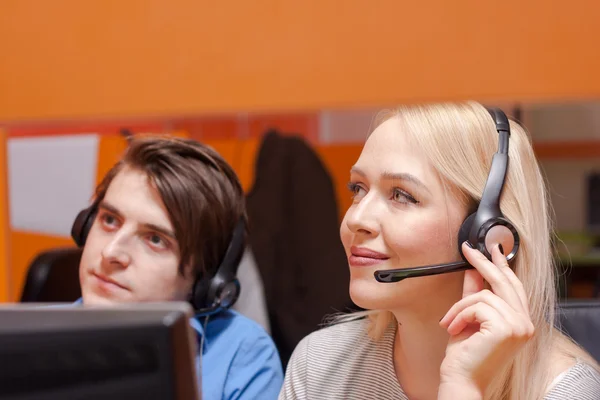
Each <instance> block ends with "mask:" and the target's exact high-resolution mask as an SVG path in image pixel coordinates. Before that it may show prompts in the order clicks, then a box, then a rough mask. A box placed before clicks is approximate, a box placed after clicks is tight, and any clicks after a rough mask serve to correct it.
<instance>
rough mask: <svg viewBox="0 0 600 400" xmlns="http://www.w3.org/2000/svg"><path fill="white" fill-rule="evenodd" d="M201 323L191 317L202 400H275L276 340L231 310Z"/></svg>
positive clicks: (278, 377) (278, 374)
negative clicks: (198, 350) (199, 347)
mask: <svg viewBox="0 0 600 400" xmlns="http://www.w3.org/2000/svg"><path fill="white" fill-rule="evenodd" d="M81 303H82V301H81V299H79V300H77V301H76V304H81ZM203 323H204V318H203V317H201V318H192V319H190V324H191V326H192V327H193V328H194V330H195V331H196V333H197V336H198V345H200V342H201V338H202V336H204V340H203V341H202V342H203V343H202V357H200V355H198V356H196V371H202V376H201V377H200V376H199V377H198V386H199V387H200V386H201V387H202V396H203V397H202V400H218V399H223V400H233V399H239V400H255V399H261V400H263V399H264V400H270V399H277V397H278V395H279V392H280V390H281V386H282V385H283V369H282V366H281V360H280V358H279V353H278V352H277V348H276V347H275V343H273V340H272V339H271V337H270V336H269V335H268V334H267V332H265V330H264V329H263V328H262V326H260V325H259V324H258V323H256V322H254V321H253V320H251V319H249V318H247V317H245V316H243V315H241V314H239V313H237V312H236V311H233V310H228V311H225V312H223V313H220V314H217V315H213V316H211V317H210V318H209V320H208V323H207V325H206V332H204V327H203V325H202V324H203Z"/></svg>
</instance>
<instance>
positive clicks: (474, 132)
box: [355, 102, 597, 400]
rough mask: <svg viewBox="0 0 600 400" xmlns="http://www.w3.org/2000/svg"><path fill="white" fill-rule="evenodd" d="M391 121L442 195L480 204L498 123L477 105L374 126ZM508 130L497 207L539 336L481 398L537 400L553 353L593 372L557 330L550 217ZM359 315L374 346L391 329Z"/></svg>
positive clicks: (522, 143)
mask: <svg viewBox="0 0 600 400" xmlns="http://www.w3.org/2000/svg"><path fill="white" fill-rule="evenodd" d="M391 118H397V119H398V120H399V121H400V123H401V126H402V127H403V134H406V135H407V138H408V140H409V141H410V142H411V143H412V144H415V145H416V146H418V148H420V150H422V154H424V155H426V157H428V159H429V161H430V163H431V165H432V166H433V167H434V169H435V170H436V171H437V173H438V174H439V176H440V178H441V180H442V182H444V185H445V186H446V187H447V188H450V189H451V190H453V192H458V193H461V194H462V196H461V197H462V199H463V201H467V202H478V201H479V200H480V198H481V195H482V192H483V188H484V186H485V182H486V180H487V177H488V173H489V167H490V165H491V161H492V156H493V154H494V153H495V152H496V150H497V147H498V134H497V131H496V129H495V124H494V122H493V120H492V118H491V116H490V114H489V113H488V111H487V110H486V109H485V108H484V107H483V106H481V105H480V104H478V103H475V102H466V103H458V104H455V103H453V104H429V105H414V106H403V107H399V108H397V109H395V110H391V111H390V110H388V111H385V112H383V113H380V115H379V118H378V121H376V125H379V124H381V123H383V122H384V121H386V120H388V119H391ZM510 128H511V136H510V143H509V167H508V171H507V176H506V180H505V186H504V189H503V192H502V196H501V200H500V207H501V210H502V212H503V214H504V216H505V217H507V218H508V219H509V220H510V221H511V222H512V223H513V224H514V226H515V228H516V229H517V231H518V233H519V236H520V239H521V243H520V248H519V255H518V257H516V258H515V262H514V263H513V268H514V270H515V273H516V275H517V276H518V278H519V279H520V280H521V282H522V283H523V286H524V288H525V291H526V293H527V297H528V300H529V307H530V314H531V319H532V322H533V324H534V326H535V328H536V333H535V335H534V337H533V338H532V339H531V340H530V341H529V343H528V344H527V345H526V347H525V348H524V349H523V350H522V351H521V352H520V353H519V354H518V355H517V357H515V358H514V360H513V362H512V363H511V365H510V366H509V367H508V368H506V369H505V370H504V371H498V374H497V375H496V377H495V380H494V382H493V383H492V385H491V387H489V388H488V390H487V392H486V398H487V399H493V400H500V399H519V400H520V399H538V398H542V397H543V396H544V393H545V392H546V389H547V387H548V385H549V384H550V382H551V380H552V379H553V377H551V376H549V365H550V363H549V360H550V356H551V354H552V351H550V350H551V349H553V348H556V349H558V350H559V351H560V353H562V355H565V356H567V357H571V358H573V359H583V360H586V361H587V362H589V363H590V365H593V366H594V367H595V368H597V364H596V363H595V361H594V360H593V359H592V358H591V357H590V356H589V355H588V354H587V353H586V352H585V351H583V350H581V349H580V348H579V347H578V346H577V345H575V344H574V343H573V342H571V341H569V340H568V339H567V338H566V337H565V336H564V335H563V334H562V333H560V332H559V331H558V330H556V329H555V326H554V321H555V319H554V318H555V305H556V284H555V276H556V273H555V262H554V257H553V250H552V241H551V237H552V234H553V213H552V209H551V207H550V204H549V199H548V194H547V191H546V185H545V180H544V177H543V176H542V173H541V170H540V168H539V165H538V163H537V160H536V158H535V155H534V153H533V148H532V145H531V142H530V140H529V137H528V135H527V133H526V131H525V130H524V129H523V127H521V126H520V125H519V124H518V123H516V122H514V121H510ZM361 314H362V315H364V314H367V315H369V317H370V321H371V323H370V329H369V334H370V336H371V337H372V338H373V339H375V340H377V339H379V338H380V337H381V336H382V335H383V333H384V331H385V330H386V329H387V328H388V327H389V326H390V324H392V323H396V321H395V318H394V315H393V314H392V313H391V312H389V311H377V310H375V311H368V312H365V313H361ZM355 316H356V315H355Z"/></svg>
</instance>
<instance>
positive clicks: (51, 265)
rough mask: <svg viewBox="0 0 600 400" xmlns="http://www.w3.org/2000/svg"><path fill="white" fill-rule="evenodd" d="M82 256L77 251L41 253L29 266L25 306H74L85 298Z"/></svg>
mask: <svg viewBox="0 0 600 400" xmlns="http://www.w3.org/2000/svg"><path fill="white" fill-rule="evenodd" d="M81 253H82V251H81V249H79V248H76V247H73V248H59V249H51V250H46V251H43V252H41V253H39V254H38V255H37V257H36V258H35V259H34V260H33V261H32V262H31V264H30V265H29V270H28V271H27V278H26V280H25V285H24V286H23V291H22V293H21V302H22V303H29V302H42V303H44V302H71V301H75V300H77V299H78V298H79V297H81V287H80V286H79V261H80V260H81Z"/></svg>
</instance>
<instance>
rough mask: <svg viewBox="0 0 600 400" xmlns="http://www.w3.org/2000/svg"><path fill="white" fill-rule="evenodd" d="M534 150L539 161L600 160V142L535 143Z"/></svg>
mask: <svg viewBox="0 0 600 400" xmlns="http://www.w3.org/2000/svg"><path fill="white" fill-rule="evenodd" d="M533 149H534V151H535V155H536V157H538V158H539V159H575V160H580V159H583V158H596V159H600V140H578V141H560V142H534V143H533Z"/></svg>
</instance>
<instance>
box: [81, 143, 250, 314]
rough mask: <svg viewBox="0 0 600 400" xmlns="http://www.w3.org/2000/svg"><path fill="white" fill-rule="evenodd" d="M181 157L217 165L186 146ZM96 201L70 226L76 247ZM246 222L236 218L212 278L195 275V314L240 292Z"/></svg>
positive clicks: (212, 310)
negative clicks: (240, 268) (239, 274)
mask: <svg viewBox="0 0 600 400" xmlns="http://www.w3.org/2000/svg"><path fill="white" fill-rule="evenodd" d="M185 156H189V157H194V158H197V159H199V160H200V161H202V162H204V163H205V164H209V165H210V166H211V167H213V168H215V169H216V170H217V171H219V169H220V168H219V167H218V166H217V165H216V164H215V163H214V162H213V161H212V160H211V159H210V158H208V157H201V156H199V154H198V152H197V151H196V150H195V149H193V148H192V147H189V148H188V149H186V151H185ZM98 205H99V202H98V201H97V200H96V201H94V203H93V204H92V205H91V206H90V207H88V208H85V209H83V210H81V211H80V212H79V214H78V215H77V217H76V218H75V221H74V223H73V226H72V228H71V237H72V238H73V240H74V241H75V243H76V244H77V246H79V247H81V248H83V246H85V242H86V239H87V237H88V234H89V232H90V230H91V228H92V225H93V224H94V220H95V219H96V215H97V213H98ZM245 230H246V224H245V222H244V219H243V218H242V219H240V221H239V222H238V223H237V225H236V226H235V228H234V230H233V235H232V238H231V241H230V242H229V246H228V248H227V251H226V252H225V256H224V257H223V260H222V261H221V264H220V265H219V268H218V269H217V272H216V274H215V275H214V276H212V277H200V276H197V277H196V279H195V281H194V285H193V286H192V293H191V296H190V299H189V302H190V303H191V305H192V307H193V308H194V310H195V313H196V315H197V316H198V315H199V316H208V315H213V314H217V313H220V312H222V311H225V310H227V309H228V308H230V307H231V306H233V305H234V304H235V302H236V301H237V299H238V297H239V295H240V290H241V288H240V282H239V280H238V279H237V270H238V267H239V264H240V261H241V259H242V255H243V253H244V234H245Z"/></svg>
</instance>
